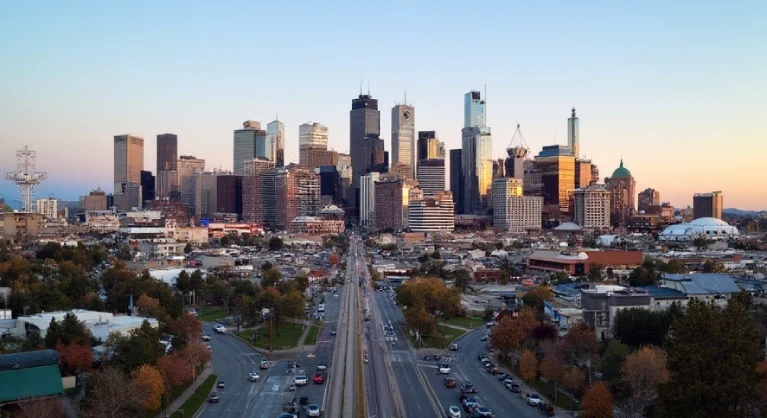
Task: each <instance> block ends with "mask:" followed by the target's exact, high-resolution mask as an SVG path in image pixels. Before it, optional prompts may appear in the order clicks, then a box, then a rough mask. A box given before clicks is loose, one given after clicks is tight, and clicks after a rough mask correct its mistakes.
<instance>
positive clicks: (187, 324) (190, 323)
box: [167, 313, 202, 349]
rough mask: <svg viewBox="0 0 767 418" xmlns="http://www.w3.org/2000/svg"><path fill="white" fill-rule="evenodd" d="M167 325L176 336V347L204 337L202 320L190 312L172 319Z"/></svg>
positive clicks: (174, 341)
mask: <svg viewBox="0 0 767 418" xmlns="http://www.w3.org/2000/svg"><path fill="white" fill-rule="evenodd" d="M167 326H168V331H169V332H170V333H171V334H173V335H174V336H175V337H176V338H174V340H173V347H174V349H175V348H181V347H183V346H184V345H186V344H190V343H193V342H196V341H198V340H199V339H200V337H202V322H200V321H199V320H198V319H197V318H195V316H194V315H192V314H190V313H184V314H182V315H181V316H179V317H178V318H177V319H171V320H170V321H168V324H167ZM178 340H180V341H178ZM178 342H181V343H180V344H179V343H178Z"/></svg>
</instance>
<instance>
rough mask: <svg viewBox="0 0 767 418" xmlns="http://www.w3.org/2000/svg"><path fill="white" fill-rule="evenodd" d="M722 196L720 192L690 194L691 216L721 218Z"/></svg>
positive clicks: (695, 217)
mask: <svg viewBox="0 0 767 418" xmlns="http://www.w3.org/2000/svg"><path fill="white" fill-rule="evenodd" d="M723 209H724V197H723V196H722V192H719V191H717V192H711V193H696V194H694V195H693V196H692V217H693V220H695V219H698V218H716V219H722V210H723Z"/></svg>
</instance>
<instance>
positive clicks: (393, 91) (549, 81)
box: [0, 0, 767, 210]
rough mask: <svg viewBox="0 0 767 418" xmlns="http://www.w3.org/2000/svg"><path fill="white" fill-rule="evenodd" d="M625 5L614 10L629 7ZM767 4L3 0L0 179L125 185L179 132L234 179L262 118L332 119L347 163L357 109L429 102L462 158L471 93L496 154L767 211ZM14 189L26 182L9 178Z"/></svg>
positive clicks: (683, 198)
mask: <svg viewBox="0 0 767 418" xmlns="http://www.w3.org/2000/svg"><path fill="white" fill-rule="evenodd" d="M616 3H617V4H616ZM766 21H767V2H764V1H752V2H747V1H742V2H721V1H717V2H714V1H695V2H693V1H679V2H667V1H647V2H600V1H591V2H513V1H477V2H466V1H450V0H446V1H397V0H391V1H386V2H364V1H354V2H351V1H329V2H319V3H318V2H308V1H301V0H295V1H289V2H281V1H271V2H252V1H250V2H246V1H243V2H239V1H227V2H203V1H185V2H180V1H162V2H151V1H132V2H96V1H93V2H90V1H77V0H75V1H71V2H57V1H39V2H1V3H0V171H2V172H7V171H12V170H14V169H15V151H16V150H17V149H20V148H22V147H23V146H24V145H28V146H29V147H30V148H32V149H34V150H35V151H36V152H37V166H38V170H39V171H46V172H47V173H48V179H47V180H46V181H45V182H44V183H43V184H42V185H40V186H39V187H38V188H37V189H36V194H35V196H37V197H44V196H47V195H50V194H53V195H55V196H56V197H59V198H63V199H76V198H77V197H78V196H80V195H85V194H87V193H88V192H89V191H90V190H92V189H95V188H96V187H101V188H102V189H104V190H106V191H109V192H111V191H112V186H111V185H112V176H113V167H112V161H113V137H114V135H119V134H124V133H132V134H135V135H139V136H142V137H143V138H145V162H144V166H145V169H148V170H152V171H154V169H155V151H156V140H155V138H156V135H157V134H159V133H164V132H172V133H176V134H178V135H179V153H180V154H192V155H195V156H197V157H198V158H204V159H206V161H207V167H208V168H225V169H231V166H232V136H233V134H232V131H233V130H234V129H237V128H239V127H241V126H242V122H243V121H245V120H248V119H252V120H258V121H261V122H262V124H263V125H265V124H266V123H267V122H269V121H271V120H273V119H274V118H275V117H276V116H277V115H279V119H280V120H281V121H283V122H284V123H285V125H286V145H285V146H286V150H285V154H286V159H287V160H289V161H296V160H297V159H298V125H300V124H301V123H303V122H306V121H316V122H320V123H322V124H324V125H326V126H328V128H329V133H330V140H329V145H330V147H331V148H333V149H335V150H337V151H340V152H348V149H349V109H350V108H351V100H352V99H353V98H355V97H356V96H357V95H358V94H359V90H360V84H361V80H362V85H363V90H364V91H365V92H367V91H368V85H369V91H370V93H371V94H372V95H373V96H374V97H375V98H377V99H379V108H380V109H381V128H382V129H381V131H382V132H381V136H382V138H384V139H385V140H386V147H387V150H389V149H390V142H389V140H390V138H391V107H392V106H393V105H394V104H395V103H397V102H401V101H403V99H404V96H405V93H407V101H408V102H409V103H410V104H412V105H413V106H415V124H416V126H415V127H416V130H436V131H437V133H438V135H439V137H440V139H441V140H442V141H444V142H445V146H446V148H447V149H453V148H459V147H460V136H461V125H462V122H463V109H462V105H463V95H464V94H465V93H466V92H468V91H470V90H480V91H485V90H486V92H487V96H486V98H487V121H488V125H489V126H490V127H491V129H492V133H493V144H494V145H493V149H494V157H495V158H500V157H503V156H504V155H505V152H504V150H505V148H506V147H507V146H508V144H509V142H510V141H511V138H512V136H513V134H514V130H515V128H516V126H517V124H520V125H521V129H522V132H523V134H524V138H525V140H526V142H527V144H528V145H529V147H530V148H531V149H532V152H533V153H535V154H537V153H538V151H540V149H541V147H542V146H544V145H551V144H555V143H558V144H565V143H566V140H567V118H568V117H569V115H570V109H571V108H572V107H575V108H576V109H577V114H578V117H579V118H580V133H581V142H580V146H581V150H582V151H581V152H582V154H584V155H585V156H587V157H590V158H591V159H592V160H593V162H594V163H596V164H597V165H598V166H599V169H600V176H601V177H602V178H604V177H606V176H609V175H610V174H611V173H612V171H613V170H614V169H615V168H617V167H618V164H619V162H620V159H621V158H623V161H624V164H625V166H626V167H627V168H628V169H629V170H631V172H632V174H633V176H634V177H635V178H636V182H637V192H639V191H641V190H644V189H645V188H648V187H652V188H654V189H656V190H658V191H659V192H660V196H661V200H662V201H670V202H671V203H672V204H673V205H675V206H677V207H684V206H687V205H691V204H692V195H693V193H696V192H710V191H714V190H721V191H722V192H723V193H724V203H725V207H738V208H740V209H751V210H763V209H767V168H765V164H764V163H763V161H764V156H765V155H767V118H765V113H767V24H765V22H766ZM0 196H3V197H5V198H6V200H7V201H9V202H11V203H13V201H14V200H16V199H19V197H18V192H17V190H16V188H15V187H14V186H13V184H11V183H10V182H9V181H7V180H3V179H0Z"/></svg>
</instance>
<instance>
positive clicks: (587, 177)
mask: <svg viewBox="0 0 767 418" xmlns="http://www.w3.org/2000/svg"><path fill="white" fill-rule="evenodd" d="M591 170H592V166H591V160H581V159H576V160H575V188H576V189H580V188H584V187H586V186H588V185H590V184H592V179H593V177H592V175H591Z"/></svg>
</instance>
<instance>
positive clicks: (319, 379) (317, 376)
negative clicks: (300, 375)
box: [314, 373, 325, 385]
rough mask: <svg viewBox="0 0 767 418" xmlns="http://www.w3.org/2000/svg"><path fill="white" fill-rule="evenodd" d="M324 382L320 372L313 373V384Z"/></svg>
mask: <svg viewBox="0 0 767 418" xmlns="http://www.w3.org/2000/svg"><path fill="white" fill-rule="evenodd" d="M324 382H325V376H323V375H322V373H317V374H315V375H314V384H315V385H321V384H323V383H324Z"/></svg>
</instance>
